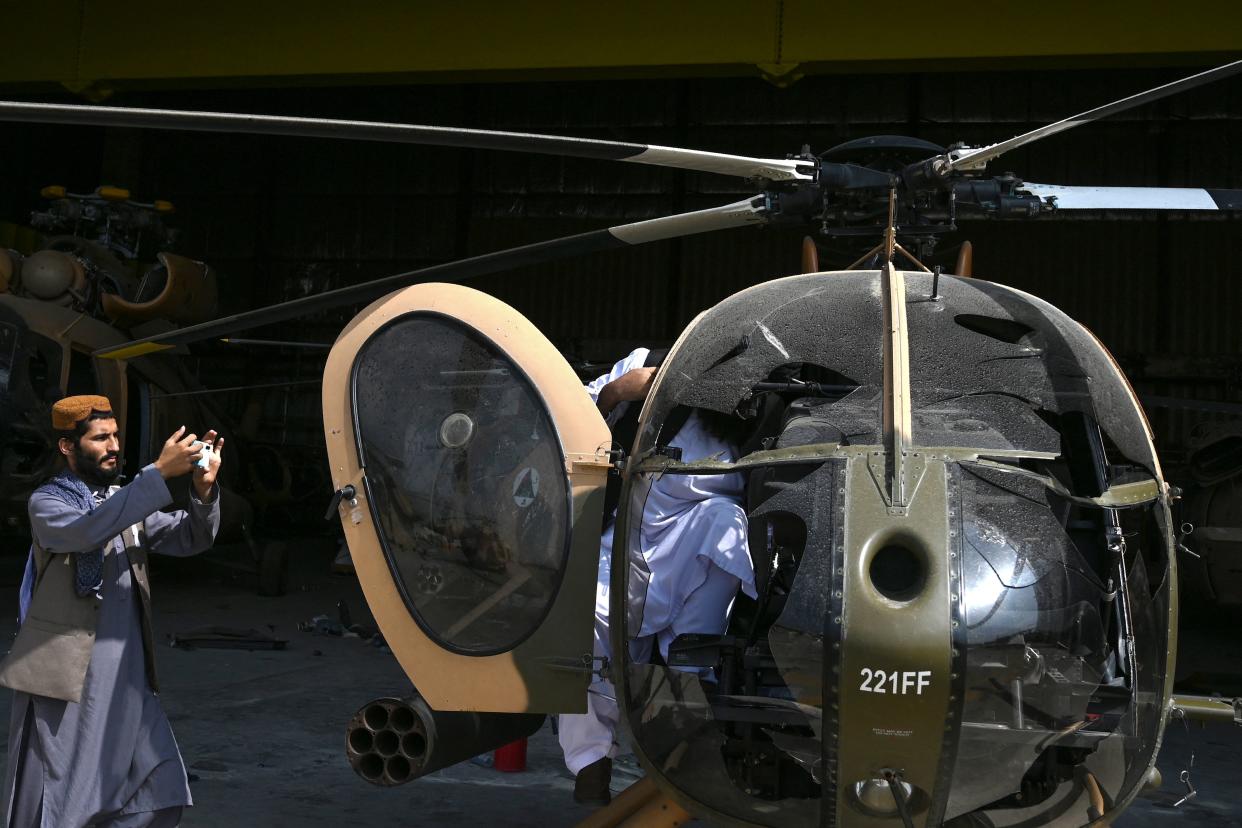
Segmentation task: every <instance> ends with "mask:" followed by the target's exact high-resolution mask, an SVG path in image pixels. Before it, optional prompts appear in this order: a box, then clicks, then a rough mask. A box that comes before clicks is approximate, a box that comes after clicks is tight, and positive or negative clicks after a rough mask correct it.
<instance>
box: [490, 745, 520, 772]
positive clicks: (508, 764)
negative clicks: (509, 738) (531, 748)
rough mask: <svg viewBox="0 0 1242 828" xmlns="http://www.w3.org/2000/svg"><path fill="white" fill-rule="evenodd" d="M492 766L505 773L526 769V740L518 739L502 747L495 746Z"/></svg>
mask: <svg viewBox="0 0 1242 828" xmlns="http://www.w3.org/2000/svg"><path fill="white" fill-rule="evenodd" d="M493 767H495V768H496V770H498V771H504V772H505V773H515V772H517V771H524V770H526V740H525V739H518V740H517V741H516V742H510V743H509V744H507V745H505V746H504V747H498V748H496V751H495V754H494V764H493Z"/></svg>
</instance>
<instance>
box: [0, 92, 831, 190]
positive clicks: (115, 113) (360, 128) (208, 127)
mask: <svg viewBox="0 0 1242 828" xmlns="http://www.w3.org/2000/svg"><path fill="white" fill-rule="evenodd" d="M0 121H24V122H34V123H45V124H79V125H86V126H114V127H135V128H139V129H179V130H187V131H191V132H242V133H249V134H253V135H285V136H294V137H303V138H343V139H349V140H353V141H382V142H387V143H394V144H432V145H435V146H443V147H465V148H469V149H490V150H509V151H512V152H534V153H544V154H548V155H569V156H576V157H580V158H601V159H605V160H610V161H629V162H631V163H634V164H649V165H653V166H657V167H676V168H678V169H684V170H699V171H701V172H714V173H721V174H724V175H735V176H740V177H742V178H763V179H767V180H770V181H791V180H794V179H810V178H812V177H813V171H814V164H813V163H812V162H810V161H805V160H797V159H779V158H750V157H747V156H744V155H728V154H724V153H718V152H704V151H701V150H689V149H680V148H678V147H662V146H657V145H654V144H632V143H629V142H625V141H600V140H597V139H594V138H565V137H561V136H556V135H535V134H532V133H526V132H500V131H494V130H486V129H463V128H459V127H440V126H424V125H420V124H391V123H384V122H381V121H349V120H338V119H333V118H296V117H289V116H283V115H245V114H239V113H234V112H187V111H182V110H176V109H135V108H129V107H120V106H85V105H77V104H46V103H24V102H21V101H0Z"/></svg>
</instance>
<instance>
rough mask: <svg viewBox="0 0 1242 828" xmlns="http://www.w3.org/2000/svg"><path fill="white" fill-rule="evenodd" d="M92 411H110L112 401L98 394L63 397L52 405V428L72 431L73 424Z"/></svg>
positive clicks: (106, 412) (83, 418)
mask: <svg viewBox="0 0 1242 828" xmlns="http://www.w3.org/2000/svg"><path fill="white" fill-rule="evenodd" d="M93 412H98V413H100V414H110V413H112V403H110V402H109V401H108V398H107V397H101V396H99V395H98V394H83V395H81V396H77V397H65V398H64V399H63V400H60V401H59V402H57V403H56V404H54V405H53V406H52V428H54V429H56V430H57V431H72V430H73V428H74V426H76V425H77V424H78V423H80V422H82V421H83V420H85V419H86V418H87V417H89V416H91V414H92V413H93Z"/></svg>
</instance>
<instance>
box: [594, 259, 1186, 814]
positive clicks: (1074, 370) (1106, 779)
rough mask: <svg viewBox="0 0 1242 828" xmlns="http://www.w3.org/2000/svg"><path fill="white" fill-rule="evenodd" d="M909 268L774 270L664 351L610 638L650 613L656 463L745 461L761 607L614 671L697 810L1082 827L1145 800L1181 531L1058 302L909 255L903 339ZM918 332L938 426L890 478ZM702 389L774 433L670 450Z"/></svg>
mask: <svg viewBox="0 0 1242 828" xmlns="http://www.w3.org/2000/svg"><path fill="white" fill-rule="evenodd" d="M883 278H884V277H883V272H875V271H870V272H847V273H834V274H813V275H809V276H800V277H793V278H790V279H784V280H778V281H775V282H770V283H767V284H764V285H760V286H758V287H755V288H750V289H748V290H746V291H743V292H742V293H740V294H737V295H735V296H733V297H731V298H729V299H727V300H725V301H724V302H722V303H721V304H719V305H717V306H716V307H715V308H713V309H712V310H710V311H708V312H706V313H705V314H703V315H702V316H700V317H699V319H697V320H696V321H695V322H694V323H693V324H692V325H691V326H690V327H689V328H688V329H687V331H686V332H685V333H684V334H683V335H682V337H681V339H680V340H679V342H678V344H677V345H675V346H674V348H673V350H672V351H671V353H670V354H669V356H668V358H667V359H666V361H665V364H664V367H663V368H662V369H661V372H660V374H659V376H658V377H657V379H656V381H655V384H654V387H653V389H652V392H651V396H650V398H649V400H648V404H647V407H646V408H645V410H644V414H643V418H642V422H641V423H640V429H639V439H638V441H637V445H636V446H635V453H634V456H633V458H632V461H631V465H630V469H631V473H630V475H629V478H628V483H627V492H626V495H625V496H624V498H623V503H625V504H626V508H625V509H623V510H622V512H623V513H622V514H621V515H619V518H618V531H619V532H622V531H623V532H624V533H625V534H624V537H626V539H627V546H628V556H627V557H623V556H620V555H618V556H616V557H614V564H613V566H614V568H613V573H612V575H613V606H612V613H613V617H614V618H623V619H625V624H624V627H622V628H621V629H620V630H618V631H617V632H614V641H613V645H614V651H618V652H622V653H625V652H626V651H625V650H624V648H620V649H619V648H618V642H619V641H621V640H624V638H625V637H627V636H630V635H633V631H634V630H635V629H638V628H639V627H640V626H641V621H642V615H643V611H644V600H645V589H644V587H645V584H646V578H647V573H646V572H645V568H644V561H643V555H642V550H641V548H640V546H641V542H640V540H639V533H638V532H637V531H636V525H637V523H638V521H639V517H638V516H639V515H641V514H642V511H643V509H644V508H645V501H646V498H647V496H648V492H649V490H650V485H651V482H652V481H653V480H654V479H655V478H656V477H657V476H659V475H667V474H677V473H694V474H699V475H702V474H710V473H713V472H715V473H721V474H724V473H732V472H736V471H739V470H744V471H746V472H747V473H748V475H749V492H748V499H749V521H750V527H749V528H750V541H751V547H750V551H751V555H752V559H753V561H754V564H755V570H756V578H757V581H758V586H759V598H758V600H757V601H753V602H751V601H748V600H747V599H745V598H743V597H739V598H738V600H737V602H736V604H735V606H734V611H733V619H732V621H731V626H730V629H729V630H728V632H727V633H726V634H725V635H722V636H709V635H684V636H682V637H680V638H679V639H678V640H677V641H676V642H674V644H673V646H672V647H671V648H670V653H669V658H668V664H648V663H643V664H638V663H627V664H625V665H624V669H622V670H617V669H615V668H614V679H615V680H617V682H618V698H619V700H621V704H622V709H623V711H624V712H625V714H626V715H627V717H628V722H629V725H630V729H631V732H632V733H633V734H634V742H635V747H636V750H637V751H638V752H639V754H640V756H641V757H642V758H643V759H644V764H645V765H647V766H648V767H649V768H654V769H657V772H658V773H659V774H660V775H661V776H663V777H664V779H665V780H667V781H668V782H669V783H671V784H672V785H673V786H674V787H675V789H676V790H677V791H679V792H681V793H682V794H683V795H684V796H685V797H686V798H687V799H689V800H692V801H694V802H696V803H698V807H699V809H700V811H704V810H705V812H706V813H708V814H710V815H711V816H713V817H717V818H722V819H732V820H738V819H741V820H744V821H745V822H747V823H749V824H760V825H778V824H779V825H784V824H828V825H833V824H835V825H869V824H872V823H873V822H875V823H876V824H880V822H881V821H888V820H891V819H894V818H896V817H897V815H898V811H899V810H900V809H901V808H904V809H905V810H906V811H907V814H906V815H907V816H908V817H909V819H910V822H909V824H913V825H939V824H941V823H942V822H944V821H946V820H952V819H954V818H957V817H961V818H963V819H969V818H971V817H972V816H975V815H981V814H988V815H991V816H993V817H997V816H1002V815H1003V818H1004V819H1006V820H1008V819H1016V820H1019V821H1020V820H1021V819H1028V818H1038V819H1039V820H1040V821H1041V824H1043V823H1045V822H1046V823H1048V824H1054V825H1065V826H1069V825H1085V824H1087V823H1088V822H1090V821H1091V819H1093V818H1094V817H1093V815H1092V814H1093V812H1092V811H1091V809H1092V808H1093V807H1095V805H1096V804H1097V803H1096V800H1095V798H1093V795H1092V792H1093V791H1098V792H1100V793H1102V795H1103V797H1104V802H1105V803H1106V804H1107V806H1108V807H1112V806H1113V805H1124V804H1125V803H1126V802H1128V800H1129V799H1130V798H1132V797H1133V795H1134V794H1135V793H1136V792H1137V789H1138V787H1139V785H1140V783H1141V781H1142V778H1143V776H1144V775H1145V774H1146V772H1147V769H1148V767H1149V766H1150V764H1151V762H1152V761H1153V760H1154V754H1155V750H1156V748H1157V746H1158V734H1159V732H1160V728H1161V723H1162V716H1163V715H1164V713H1163V711H1164V701H1165V700H1166V698H1167V693H1168V692H1169V688H1168V686H1167V682H1166V679H1167V675H1168V673H1169V672H1170V671H1169V670H1168V669H1167V667H1168V666H1169V665H1168V664H1167V653H1168V639H1167V630H1168V624H1169V618H1170V611H1171V609H1170V599H1171V583H1172V578H1171V567H1172V561H1171V560H1170V558H1169V549H1170V545H1171V537H1170V535H1169V533H1168V526H1169V521H1168V510H1167V502H1166V499H1165V496H1164V491H1165V487H1164V485H1163V483H1162V481H1161V480H1160V477H1159V467H1158V463H1157V461H1156V459H1155V455H1154V452H1153V451H1152V448H1151V442H1150V438H1149V432H1148V430H1147V426H1146V422H1145V420H1144V419H1143V416H1142V413H1141V410H1140V409H1139V408H1138V406H1137V404H1136V402H1135V401H1134V397H1133V394H1132V393H1131V392H1130V390H1129V387H1128V385H1127V384H1126V382H1125V379H1124V377H1123V376H1122V375H1121V374H1120V372H1119V371H1118V370H1117V369H1116V367H1115V365H1114V364H1113V362H1112V360H1111V358H1110V357H1109V356H1108V354H1107V352H1105V351H1104V349H1103V348H1102V347H1101V346H1100V345H1099V343H1098V342H1097V341H1096V340H1095V339H1094V337H1092V336H1091V335H1090V334H1089V333H1088V332H1087V331H1086V330H1085V329H1083V328H1081V326H1078V325H1077V324H1076V323H1074V322H1073V321H1072V320H1070V319H1068V317H1066V316H1065V315H1064V314H1062V313H1061V312H1059V311H1057V310H1056V309H1054V308H1052V307H1051V306H1050V305H1047V304H1046V303H1043V302H1041V301H1039V300H1036V299H1034V298H1032V297H1029V296H1026V295H1025V294H1021V293H1019V292H1018V291H1014V290H1010V289H1008V288H1003V287H1000V286H998V285H993V284H989V283H984V282H977V281H974V280H969V281H968V280H963V279H956V278H953V277H942V278H941V281H940V285H941V289H940V295H939V298H937V299H930V298H928V297H930V296H931V289H930V288H931V285H930V281H931V277H930V276H929V275H925V274H916V273H905V274H902V279H903V280H904V282H905V291H906V296H905V324H904V326H903V327H904V328H905V330H904V331H903V333H904V336H902V337H894V338H893V339H892V340H890V341H889V342H887V343H886V342H885V341H884V339H883V332H884V330H885V325H884V323H883V322H882V321H881V319H882V315H883V313H884V309H883V307H884V300H883V299H884V294H883V290H884V287H883ZM902 346H904V348H905V349H906V353H907V354H908V371H909V397H910V401H911V402H910V406H911V412H912V415H913V416H912V417H911V418H910V424H911V425H910V428H911V438H910V439H909V441H908V445H907V446H906V447H905V448H902V449H901V450H900V453H901V454H902V455H903V466H904V468H903V469H902V470H901V471H900V472H899V473H900V474H901V475H903V476H904V489H894V488H892V487H891V483H892V480H893V474H894V471H893V465H894V464H893V459H892V456H893V454H894V453H895V452H896V449H894V448H893V446H892V444H889V443H888V441H887V439H886V438H887V437H890V436H891V434H890V433H889V432H890V430H891V429H890V428H889V427H888V426H887V423H888V422H889V415H888V412H886V411H885V407H886V406H892V405H893V404H894V395H893V393H892V391H891V386H890V385H886V382H888V380H887V379H886V378H885V377H884V376H883V374H884V364H885V362H886V360H891V359H892V357H891V353H892V351H891V349H893V348H895V347H902ZM886 348H888V349H890V350H889V352H888V354H887V355H886V353H885V349H886ZM683 406H689V407H695V408H706V409H710V410H713V411H717V412H720V413H721V414H724V415H726V416H731V417H734V418H736V419H737V420H738V421H739V422H738V425H739V426H740V431H741V432H743V433H744V432H745V430H746V426H747V424H749V425H750V427H751V433H750V434H749V435H747V436H744V437H743V438H741V439H739V443H741V444H743V445H745V446H747V449H744V450H743V452H742V453H741V456H740V457H739V459H738V461H737V462H735V463H714V464H713V463H710V462H708V463H702V462H701V463H680V462H678V461H677V460H675V459H673V458H671V457H669V456H668V454H667V452H665V451H663V450H662V447H661V441H660V440H661V429H662V426H663V424H664V423H665V422H666V421H669V420H670V419H674V412H675V411H676V410H677V409H678V408H680V407H683ZM899 493H904V496H902V497H901V498H900V499H899V497H898V494H899ZM688 666H692V667H698V668H700V669H703V668H710V669H711V672H712V675H711V679H710V680H706V681H705V680H701V679H700V677H699V675H698V674H697V673H692V672H686V671H685V668H686V667H688ZM886 778H887V779H889V780H890V781H891V782H892V784H890V785H887V786H886V785H885V784H882V783H883V782H884V780H885V779H886ZM877 780H879V781H877ZM894 789H897V790H900V791H902V792H903V793H902V794H901V797H900V798H901V799H902V804H901V805H900V806H899V805H897V804H896V799H897V796H895V795H893V796H891V798H890V799H889V801H888V802H889V806H890V807H891V808H892V810H891V811H888V812H881V810H878V809H877V808H878V805H877V803H879V802H881V801H882V797H879V794H880V793H881V792H884V793H886V794H892V792H893V790H894ZM1095 816H1098V814H1095Z"/></svg>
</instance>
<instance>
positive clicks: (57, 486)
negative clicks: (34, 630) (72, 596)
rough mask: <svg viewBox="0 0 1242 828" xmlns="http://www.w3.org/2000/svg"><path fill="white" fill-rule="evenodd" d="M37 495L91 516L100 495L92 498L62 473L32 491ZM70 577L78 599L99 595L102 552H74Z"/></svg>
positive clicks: (77, 481) (80, 484)
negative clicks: (54, 499)
mask: <svg viewBox="0 0 1242 828" xmlns="http://www.w3.org/2000/svg"><path fill="white" fill-rule="evenodd" d="M35 491H36V492H38V493H40V494H46V495H51V496H52V497H55V498H57V499H58V500H60V501H62V502H64V503H65V505H67V506H70V507H72V508H74V509H80V510H82V511H83V512H87V513H90V512H93V511H95V507H96V506H98V505H99V504H100V503H102V502H103V498H104V496H105V493H104V492H101V493H99V494H92V493H91V490H90V489H89V488H87V486H86V484H85V483H83V482H82V480H81V478H79V477H78V476H77V475H76V474H74V473H73V472H71V471H69V470H68V469H66V470H65V471H62V472H61V473H60V474H58V475H56V476H55V477H53V478H52V479H51V480H49V481H48V482H46V483H44V484H43V485H42V486H40V487H39V488H38V489H36V490H35ZM72 554H73V576H74V589H75V591H76V592H77V593H78V597H79V598H85V597H86V596H88V595H91V594H95V595H98V594H99V590H100V589H101V588H102V587H103V558H104V550H103V547H102V546H101V547H100V548H98V549H91V550H88V551H85V552H74V553H72Z"/></svg>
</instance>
